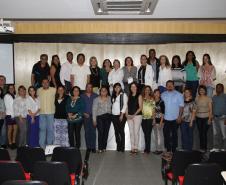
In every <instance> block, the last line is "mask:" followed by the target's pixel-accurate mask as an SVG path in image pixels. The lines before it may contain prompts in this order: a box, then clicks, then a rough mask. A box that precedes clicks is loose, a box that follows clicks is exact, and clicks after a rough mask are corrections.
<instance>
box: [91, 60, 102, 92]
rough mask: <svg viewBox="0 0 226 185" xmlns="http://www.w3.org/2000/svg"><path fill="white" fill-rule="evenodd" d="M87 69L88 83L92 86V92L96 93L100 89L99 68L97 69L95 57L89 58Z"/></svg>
mask: <svg viewBox="0 0 226 185" xmlns="http://www.w3.org/2000/svg"><path fill="white" fill-rule="evenodd" d="M89 69H90V73H91V75H90V83H91V84H92V85H93V91H94V92H95V93H97V92H98V90H99V88H100V68H99V67H98V62H97V58H96V57H94V56H93V57H91V58H90V59H89Z"/></svg>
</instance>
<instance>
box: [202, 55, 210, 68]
mask: <svg viewBox="0 0 226 185" xmlns="http://www.w3.org/2000/svg"><path fill="white" fill-rule="evenodd" d="M204 57H207V58H208V59H209V61H208V64H209V65H211V66H212V65H213V64H212V62H211V58H210V55H209V54H208V53H205V54H204V55H203V57H202V65H205V63H204Z"/></svg>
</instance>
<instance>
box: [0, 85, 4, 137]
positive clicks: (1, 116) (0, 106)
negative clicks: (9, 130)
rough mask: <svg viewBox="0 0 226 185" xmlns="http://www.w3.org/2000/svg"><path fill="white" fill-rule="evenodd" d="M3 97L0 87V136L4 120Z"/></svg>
mask: <svg viewBox="0 0 226 185" xmlns="http://www.w3.org/2000/svg"><path fill="white" fill-rule="evenodd" d="M3 97H4V95H3V89H2V88H1V87H0V134H1V133H2V126H3V124H4V119H5V103H4V99H3Z"/></svg>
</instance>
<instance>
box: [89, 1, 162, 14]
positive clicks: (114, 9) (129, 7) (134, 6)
mask: <svg viewBox="0 0 226 185" xmlns="http://www.w3.org/2000/svg"><path fill="white" fill-rule="evenodd" d="M91 1H92V5H93V9H94V12H95V14H96V15H123V14H125V15H151V14H153V12H154V9H155V7H156V4H157V2H158V0H91Z"/></svg>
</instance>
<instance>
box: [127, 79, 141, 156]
mask: <svg viewBox="0 0 226 185" xmlns="http://www.w3.org/2000/svg"><path fill="white" fill-rule="evenodd" d="M142 106H143V101H142V96H141V95H140V94H139V89H138V85H137V84H136V83H135V82H133V83H131V85H130V93H129V97H128V103H127V111H126V117H127V122H128V126H129V132H130V142H131V151H130V153H131V154H137V153H138V144H139V135H140V126H141V121H142Z"/></svg>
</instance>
